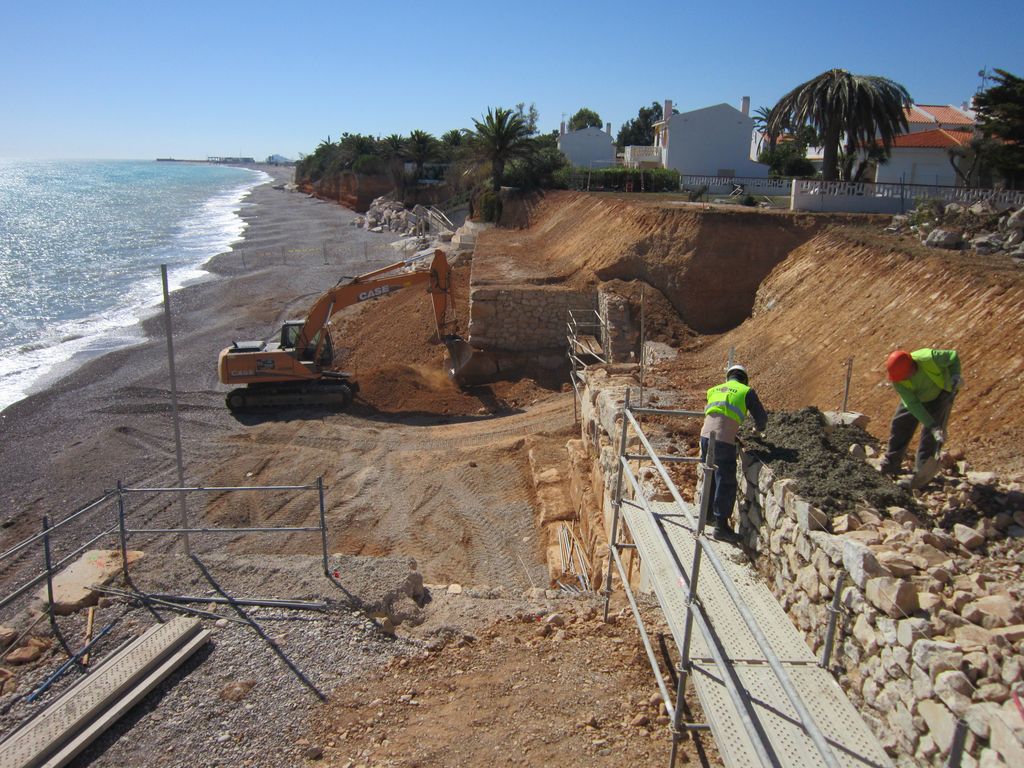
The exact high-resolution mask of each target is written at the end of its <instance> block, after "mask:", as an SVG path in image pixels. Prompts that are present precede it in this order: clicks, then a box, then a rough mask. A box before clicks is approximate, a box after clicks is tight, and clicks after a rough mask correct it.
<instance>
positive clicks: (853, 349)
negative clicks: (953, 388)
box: [678, 227, 1024, 474]
mask: <svg viewBox="0 0 1024 768" xmlns="http://www.w3.org/2000/svg"><path fill="white" fill-rule="evenodd" d="M1022 339H1024V272H1022V271H1021V270H1020V269H1017V268H1014V267H1012V266H1011V265H1009V264H1008V263H1006V264H1004V263H1003V262H1000V261H996V260H986V259H983V258H981V257H977V256H963V255H960V254H958V253H953V254H949V253H942V252H936V251H934V250H932V249H927V250H926V249H923V248H919V247H911V246H907V245H906V244H901V243H899V242H897V241H896V240H895V239H890V238H886V237H882V236H880V235H878V234H876V232H875V230H874V229H873V228H860V229H858V228H850V227H847V228H839V229H834V230H830V231H828V232H823V233H821V234H820V235H818V236H816V237H815V238H814V239H813V240H811V241H810V242H808V243H807V244H806V245H804V246H802V247H800V248H798V249H796V250H795V251H794V252H793V253H792V254H791V255H790V256H789V257H788V258H787V259H786V260H785V261H784V262H783V263H781V264H780V265H779V266H778V267H777V268H776V269H775V270H774V271H773V272H772V274H771V275H770V276H769V278H768V279H767V280H766V281H765V282H764V284H763V285H762V286H761V288H760V289H759V290H758V293H757V301H756V306H755V308H754V315H753V317H752V318H751V319H750V320H748V321H747V322H745V323H744V324H743V325H742V326H740V327H739V328H737V329H736V330H734V331H732V332H731V333H728V334H725V335H723V336H720V337H718V338H716V339H713V340H711V341H710V343H709V344H708V345H707V346H706V347H705V349H704V350H703V351H702V352H701V353H700V354H699V355H697V356H696V357H695V358H691V359H687V360H684V361H682V362H681V364H680V365H679V366H678V380H679V381H680V383H682V384H684V385H685V384H686V383H689V382H697V381H700V382H704V381H710V380H713V379H715V378H717V377H719V376H721V371H722V368H723V366H724V363H725V361H726V359H727V357H728V350H729V347H730V346H735V347H736V355H737V359H739V360H741V361H742V362H743V363H744V364H746V365H748V366H749V367H750V369H751V372H752V374H753V384H754V385H755V386H756V387H757V389H758V391H759V393H760V395H761V397H762V400H764V402H765V404H766V406H767V407H768V408H769V410H770V409H773V408H774V409H797V408H801V407H803V406H806V405H816V406H818V407H820V408H822V409H826V408H832V409H834V408H837V407H839V405H840V404H841V402H842V395H843V384H844V380H845V363H846V359H847V358H849V357H852V358H853V380H852V383H851V394H850V406H849V407H850V408H851V409H853V410H857V411H861V412H863V413H866V414H868V415H869V416H870V417H871V424H870V425H869V431H870V432H872V433H873V434H874V435H876V436H877V437H885V436H887V434H888V421H889V418H890V416H891V415H892V411H893V410H894V409H895V407H896V403H897V397H896V395H895V393H894V392H893V390H892V388H891V387H890V386H889V385H888V383H887V382H886V380H885V371H884V361H885V357H886V355H887V354H888V353H889V351H891V350H892V349H893V348H895V347H897V346H903V347H906V348H907V349H916V348H918V347H926V346H930V347H942V348H954V349H957V350H958V351H959V352H960V354H961V355H962V358H963V366H964V378H965V387H964V389H963V390H962V392H961V393H960V396H959V397H958V399H957V404H956V406H955V408H954V410H953V418H952V420H951V422H950V429H949V433H950V442H949V448H950V449H951V450H955V449H957V448H959V449H962V450H963V451H964V452H965V453H966V456H967V458H968V460H969V462H970V463H971V464H973V465H975V466H976V467H977V468H982V469H991V470H996V471H1000V472H1003V473H1010V474H1020V473H1022V472H1024V457H1022V455H1021V453H1020V445H1021V444H1022V441H1024V413H1022V412H1021V410H1020V408H1019V407H1018V402H1019V397H1020V391H1021V388H1022V386H1024V352H1022V350H1021V349H1020V344H1021V340H1022Z"/></svg>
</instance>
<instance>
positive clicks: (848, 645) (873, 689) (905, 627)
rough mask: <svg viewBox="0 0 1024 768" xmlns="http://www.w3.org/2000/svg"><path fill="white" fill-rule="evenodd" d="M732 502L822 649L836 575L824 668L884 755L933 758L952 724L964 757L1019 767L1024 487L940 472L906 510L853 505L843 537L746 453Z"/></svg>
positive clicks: (782, 593)
mask: <svg viewBox="0 0 1024 768" xmlns="http://www.w3.org/2000/svg"><path fill="white" fill-rule="evenodd" d="M740 497H741V498H743V499H745V500H746V505H745V509H744V510H743V514H742V518H741V523H740V530H741V533H742V534H743V535H744V539H745V541H746V544H747V545H748V547H749V548H750V549H751V550H753V551H754V552H756V553H757V557H758V565H759V567H760V569H761V570H762V572H763V573H765V574H766V575H767V576H768V578H769V579H770V583H771V585H772V589H773V591H774V592H775V594H776V596H777V597H778V598H779V600H780V601H781V602H782V604H783V606H784V607H785V608H786V609H787V611H788V612H789V613H790V616H791V617H792V618H793V620H794V623H795V624H796V625H797V627H798V628H800V629H801V630H802V631H803V632H805V633H806V635H807V637H808V642H809V643H810V644H811V645H812V646H813V647H816V648H817V647H820V646H821V645H822V643H823V637H824V627H825V626H826V624H827V610H826V609H827V604H828V601H829V600H830V599H831V598H832V596H833V590H834V588H835V585H836V578H837V576H838V574H839V572H840V571H845V573H846V574H847V576H846V586H845V587H844V588H843V592H842V595H841V599H842V604H843V606H844V607H845V622H846V626H845V635H844V636H842V640H841V641H840V642H839V645H838V646H837V649H836V651H835V652H834V654H833V658H832V662H833V664H834V665H835V666H836V667H838V671H839V672H840V675H841V681H842V683H843V687H844V688H845V689H846V690H847V692H848V693H850V695H851V696H852V697H853V698H854V700H858V699H859V700H860V701H859V704H860V706H859V708H860V709H861V712H862V714H863V715H864V716H865V719H867V720H868V721H869V722H870V723H871V724H872V726H873V729H874V730H875V733H876V734H878V735H879V737H880V738H881V739H882V742H883V744H884V745H885V746H886V747H887V749H889V750H890V751H891V752H892V753H894V754H897V755H901V756H907V757H909V756H913V759H914V760H915V761H916V763H917V764H920V765H936V766H938V765H944V764H945V759H946V756H947V755H948V754H949V752H950V749H951V747H952V744H953V734H954V732H955V730H956V726H957V721H958V720H963V721H964V722H965V723H966V725H967V728H968V729H969V731H968V734H967V753H966V754H965V756H964V761H963V763H962V765H986V766H997V765H1021V764H1024V716H1022V714H1021V712H1020V711H1018V706H1017V703H1016V701H1017V699H1016V698H1015V694H1016V695H1017V696H1019V695H1020V694H1019V693H1018V691H1017V689H1019V688H1020V687H1021V672H1022V669H1024V486H1022V485H1021V484H1020V483H1005V484H1000V483H999V482H998V479H997V478H996V477H995V476H994V475H992V474H991V473H980V472H979V473H974V472H972V473H968V474H967V475H966V476H956V475H947V476H945V477H944V478H943V485H942V487H941V489H938V488H937V489H936V490H934V491H932V492H930V493H929V494H928V495H927V496H925V497H922V498H921V499H920V505H921V509H919V510H918V512H917V513H915V512H912V511H910V510H909V509H906V508H902V507H890V508H888V509H886V510H873V509H870V508H868V507H862V508H859V509H857V510H856V511H854V512H851V513H848V514H847V515H845V516H843V518H842V521H840V520H839V519H838V518H837V519H835V520H833V521H832V523H833V525H834V526H835V527H834V530H838V529H840V528H841V529H842V533H829V532H827V531H826V530H823V529H824V528H825V527H826V526H825V525H822V524H820V523H821V522H822V520H827V518H823V517H821V516H817V515H814V514H808V513H807V512H806V510H805V508H807V507H810V505H808V504H807V502H806V501H804V500H803V499H801V498H800V497H799V496H797V495H796V494H795V493H794V492H793V481H792V480H790V479H785V478H777V477H776V476H775V475H774V473H773V471H772V469H771V468H769V467H767V466H765V465H764V464H762V463H760V462H759V461H757V460H756V459H753V458H752V457H748V456H745V457H744V461H743V469H742V476H741V477H740ZM810 510H811V511H813V510H814V508H813V507H810ZM932 517H935V518H936V519H937V520H938V521H939V523H940V524H939V525H935V526H933V525H932V524H931V523H930V522H929V520H930V519H931V518H932ZM840 522H841V525H835V524H836V523H840ZM851 582H852V583H851Z"/></svg>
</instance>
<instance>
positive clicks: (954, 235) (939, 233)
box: [924, 227, 964, 251]
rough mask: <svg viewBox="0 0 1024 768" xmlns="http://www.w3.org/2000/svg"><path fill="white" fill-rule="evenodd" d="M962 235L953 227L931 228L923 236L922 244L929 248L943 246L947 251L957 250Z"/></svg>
mask: <svg viewBox="0 0 1024 768" xmlns="http://www.w3.org/2000/svg"><path fill="white" fill-rule="evenodd" d="M963 242H964V237H963V235H962V234H960V233H959V232H957V231H956V230H954V229H942V228H941V227H940V228H939V229H933V230H932V231H931V232H929V233H928V237H927V238H925V241H924V244H925V245H927V246H928V247H929V248H945V249H946V250H949V251H956V250H959V249H960V247H961V246H962V245H963Z"/></svg>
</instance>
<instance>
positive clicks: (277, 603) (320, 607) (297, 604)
mask: <svg viewBox="0 0 1024 768" xmlns="http://www.w3.org/2000/svg"><path fill="white" fill-rule="evenodd" d="M139 597H140V598H145V599H153V600H162V601H166V602H171V603H221V604H226V605H232V604H234V605H255V606H260V607H263V608H292V609H294V610H297V611H326V610H327V603H323V602H314V601H312V600H272V599H267V600H263V599H260V598H244V597H238V598H235V597H217V596H207V597H203V596H201V595H166V594H160V593H146V594H145V595H143V594H141V593H140V594H139Z"/></svg>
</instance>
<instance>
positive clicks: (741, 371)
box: [725, 364, 750, 381]
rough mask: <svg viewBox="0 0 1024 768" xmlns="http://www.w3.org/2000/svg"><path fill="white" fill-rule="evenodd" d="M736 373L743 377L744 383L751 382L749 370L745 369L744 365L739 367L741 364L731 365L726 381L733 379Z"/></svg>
mask: <svg viewBox="0 0 1024 768" xmlns="http://www.w3.org/2000/svg"><path fill="white" fill-rule="evenodd" d="M734 373H738V374H741V375H742V376H743V381H749V380H750V377H749V376H748V375H747V369H746V368H744V367H743V366H742V365H739V364H735V365H730V366H729V370H727V371H726V372H725V378H726V379H729V378H731V377H732V375H733V374H734Z"/></svg>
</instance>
